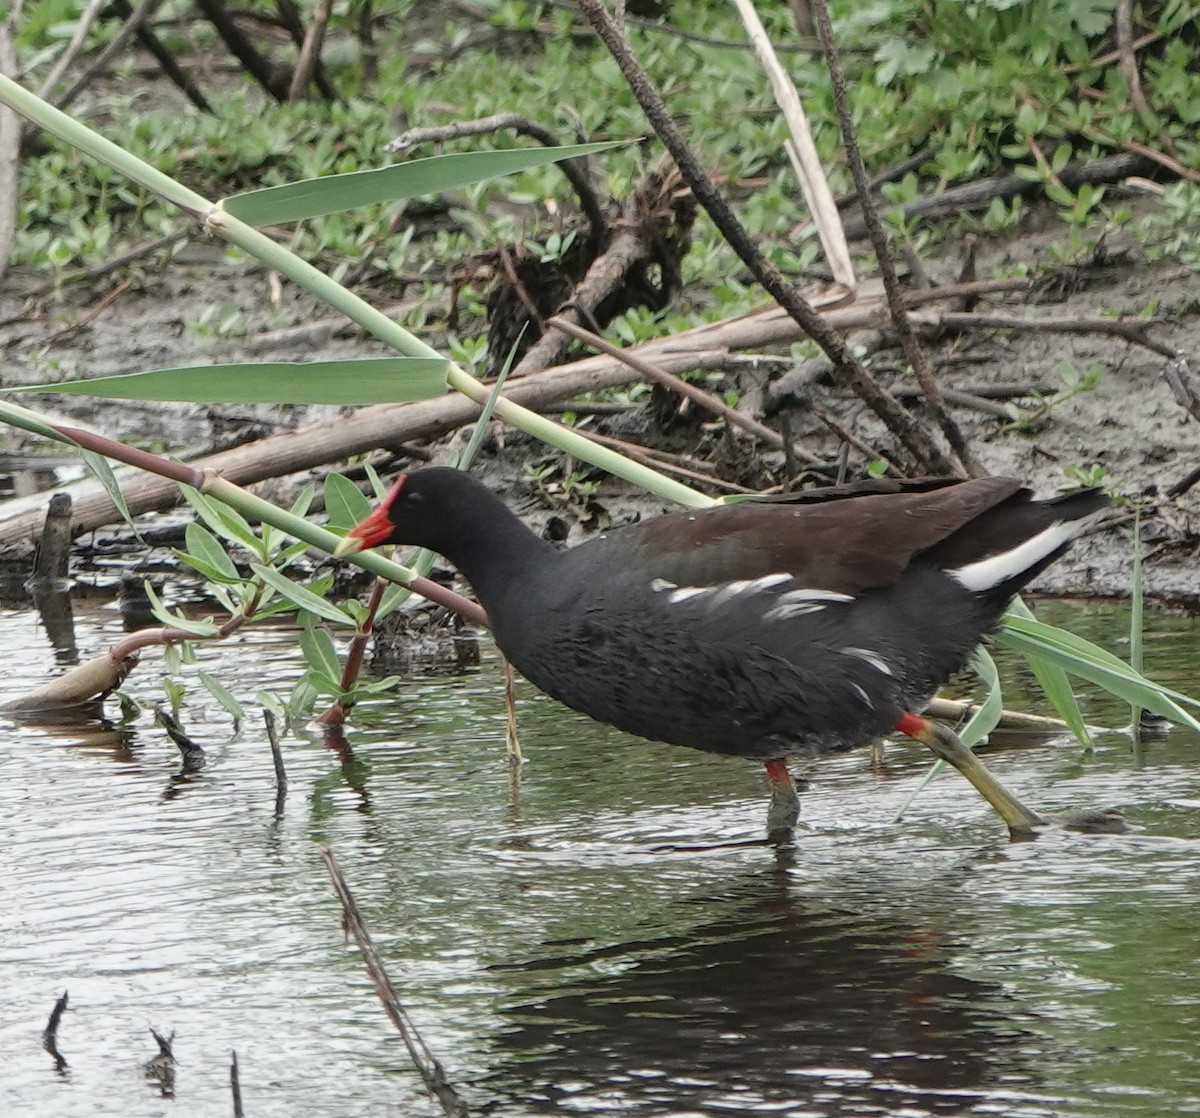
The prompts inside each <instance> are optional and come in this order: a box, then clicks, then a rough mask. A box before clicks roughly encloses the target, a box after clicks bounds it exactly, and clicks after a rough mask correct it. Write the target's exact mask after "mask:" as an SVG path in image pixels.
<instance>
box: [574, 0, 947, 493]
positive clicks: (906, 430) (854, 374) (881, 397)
mask: <svg viewBox="0 0 1200 1118" xmlns="http://www.w3.org/2000/svg"><path fill="white" fill-rule="evenodd" d="M578 4H579V7H580V10H581V11H582V12H583V13H584V14H585V15H586V16H587V17H588V20H589V22H590V23H591V24H592V26H593V27H594V28H595V29H596V33H597V34H598V35H599V36H600V38H601V39H602V40H603V41H604V44H605V46H607V47H608V49H609V52H610V53H611V54H612V56H613V58H614V59H615V60H616V62H617V65H618V66H619V67H620V68H621V72H622V73H623V74H624V75H625V80H626V82H627V83H628V84H629V87H630V89H631V90H632V91H633V94H634V96H635V97H636V98H637V100H638V103H639V104H640V105H641V107H642V111H643V112H644V113H645V114H646V116H647V118H648V119H649V121H650V123H651V125H652V126H653V128H654V131H655V133H656V135H657V136H658V137H659V139H660V140H662V142H663V144H664V145H665V146H666V148H667V150H668V151H669V152H670V153H671V156H672V157H673V158H674V160H675V162H676V164H677V165H678V167H679V170H680V173H681V174H682V175H683V177H684V179H685V180H686V181H687V184H688V185H689V186H690V187H691V189H692V193H693V195H694V196H695V198H696V201H697V202H699V203H700V205H701V206H703V207H704V209H705V210H706V211H707V212H708V214H709V216H710V217H711V218H712V220H713V224H714V225H716V227H717V229H718V230H719V231H720V233H721V235H722V236H723V237H724V238H725V240H726V241H727V242H728V243H729V245H730V247H731V248H732V249H733V250H734V252H736V253H737V255H738V257H739V258H740V259H741V261H742V263H744V264H745V265H746V267H748V268H749V269H750V271H751V272H752V273H753V275H754V278H755V279H756V280H757V281H758V283H760V284H761V285H762V286H763V287H764V288H765V289H766V291H767V292H768V293H769V294H770V295H771V297H772V298H773V299H775V300H776V302H778V303H779V305H780V306H781V307H783V309H784V310H785V311H786V312H787V313H788V315H789V316H790V317H791V318H792V319H793V320H794V321H795V322H796V323H797V324H798V325H799V326H800V327H801V329H803V330H804V332H805V333H806V334H808V336H809V337H810V338H812V339H813V340H814V341H815V342H816V343H817V344H818V345H819V346H820V347H821V348H822V349H823V350H824V351H825V352H826V354H828V356H829V358H830V360H831V361H832V362H833V364H834V368H835V369H836V371H837V372H838V373H839V374H840V375H842V376H844V377H845V379H846V380H847V381H848V382H849V384H850V387H851V388H853V390H854V391H855V392H856V393H857V394H858V395H859V396H860V398H861V399H862V400H863V401H864V402H865V403H866V404H867V405H868V407H870V408H871V410H872V411H874V412H875V414H876V415H878V416H879V418H880V419H881V420H882V421H883V423H884V424H885V425H886V426H887V428H888V430H889V431H891V432H892V434H893V435H894V436H895V437H896V438H897V439H898V440H899V441H900V442H901V443H902V444H903V445H904V446H905V447H906V448H907V449H908V451H909V453H911V454H912V455H913V456H914V457H915V458H916V459H917V460H918V461H919V462H920V463H921V464H922V465H923V466H924V468H926V469H929V470H932V471H933V472H934V473H938V474H952V473H954V472H955V470H954V466H953V464H952V463H951V462H950V461H949V459H948V458H947V457H946V456H945V454H943V453H942V451H941V449H940V448H939V447H938V446H937V445H936V444H935V443H933V442H932V441H931V440H930V439H929V438H928V437H927V436H926V434H925V432H924V430H923V429H922V428H921V425H920V424H919V423H918V422H917V421H916V419H915V418H914V417H913V416H912V415H911V414H909V413H908V412H906V411H905V410H904V408H902V407H901V406H900V404H899V402H898V401H897V400H896V398H895V397H894V396H892V395H891V393H889V392H887V391H886V390H885V389H884V388H883V387H882V386H881V385H880V384H879V383H878V382H877V381H876V380H875V378H874V377H872V376H871V374H870V373H869V372H868V371H867V369H866V368H865V367H864V366H863V365H862V363H861V362H860V361H858V359H857V358H856V357H855V356H854V354H853V353H852V352H851V351H850V349H849V347H848V346H847V345H846V343H845V341H844V340H843V339H842V337H841V336H840V335H839V334H838V333H837V332H836V331H835V330H833V329H832V328H831V327H830V326H829V324H828V323H827V322H826V321H825V320H824V319H822V317H821V316H820V315H819V314H818V313H817V312H816V310H814V309H813V307H812V306H811V305H810V304H809V303H808V302H806V301H805V300H804V299H803V298H802V297H801V296H800V294H799V292H797V291H796V289H795V288H794V287H793V286H792V285H791V284H790V283H788V282H787V280H786V279H785V278H784V277H783V274H782V273H781V272H780V271H779V269H778V268H776V267H775V266H774V265H773V264H772V263H771V262H770V261H768V260H767V259H766V258H765V257H764V256H763V255H762V253H761V252H760V251H759V249H758V246H757V245H756V244H755V243H754V240H753V238H751V236H750V234H749V233H748V232H747V231H746V228H745V226H743V225H742V224H741V222H740V221H738V220H737V218H736V217H734V215H733V213H732V211H731V210H730V209H729V207H728V206H727V205H726V203H725V200H724V199H723V198H722V197H721V194H720V192H719V191H718V190H717V188H716V185H715V184H714V183H713V181H712V179H711V177H710V176H709V175H708V174H707V173H706V172H705V171H704V169H703V168H702V167H701V166H700V163H699V161H698V160H697V159H696V156H695V155H694V154H693V152H692V150H691V148H690V147H689V146H688V144H687V142H686V141H685V139H684V137H683V133H682V132H681V131H680V129H679V126H678V125H677V124H676V123H675V120H674V118H673V117H672V115H671V113H670V112H669V111H668V110H667V106H666V104H665V103H664V102H663V100H662V97H661V96H660V95H659V93H658V91H657V90H656V89H655V88H654V86H653V85H652V84H651V82H650V78H649V76H648V75H647V74H646V72H645V70H644V69H643V68H642V66H641V64H640V63H639V62H638V60H637V58H636V57H635V56H634V53H633V51H632V49H631V48H630V45H629V42H628V40H627V39H626V38H625V36H624V35H623V34H622V33H621V31H620V29H619V28H618V27H617V25H616V24H615V23H614V22H613V19H612V17H611V16H610V15H609V12H608V10H607V9H606V8H605V6H604V4H603V3H602V0H578Z"/></svg>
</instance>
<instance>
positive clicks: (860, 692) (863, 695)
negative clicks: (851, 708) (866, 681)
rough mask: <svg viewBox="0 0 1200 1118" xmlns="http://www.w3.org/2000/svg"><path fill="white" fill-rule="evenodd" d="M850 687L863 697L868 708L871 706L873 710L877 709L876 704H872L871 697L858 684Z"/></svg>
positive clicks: (852, 684)
mask: <svg viewBox="0 0 1200 1118" xmlns="http://www.w3.org/2000/svg"><path fill="white" fill-rule="evenodd" d="M850 686H851V687H853V688H854V690H855V691H857V692H858V693H859V694H860V695H861V696H862V701H863V702H864V703H866V704H867V706H869V707H870V708H871V709H872V710H874V709H875V704H874V703H873V702H871V696H870V695H868V694H867V693H866V692H865V691H864V690H863V689H862V688H861V687H859V685H858V684H857V683H851V684H850Z"/></svg>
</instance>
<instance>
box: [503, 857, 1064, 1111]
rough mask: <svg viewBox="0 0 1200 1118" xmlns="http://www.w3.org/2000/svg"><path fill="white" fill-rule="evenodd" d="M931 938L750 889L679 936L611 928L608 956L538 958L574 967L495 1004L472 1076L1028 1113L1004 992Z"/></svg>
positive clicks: (620, 1106) (637, 1102)
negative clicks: (619, 940)
mask: <svg viewBox="0 0 1200 1118" xmlns="http://www.w3.org/2000/svg"><path fill="white" fill-rule="evenodd" d="M756 884H757V886H758V887H759V890H760V891H761V887H762V886H763V884H764V883H763V882H762V881H761V880H759V881H757V882H756ZM939 938H940V937H939V935H938V933H937V932H936V931H934V930H932V929H928V928H921V927H917V926H906V925H904V924H901V923H894V922H889V921H888V920H881V919H877V918H875V917H870V916H865V915H861V914H854V913H849V912H841V911H835V910H829V909H826V908H822V907H820V905H819V902H812V901H809V900H807V899H803V900H801V901H799V902H793V903H789V902H788V900H787V899H786V898H785V899H784V900H783V901H778V900H776V899H762V898H759V899H757V900H754V901H750V902H748V903H746V904H744V906H742V907H741V908H740V909H738V910H737V911H736V914H735V915H733V916H727V917H725V918H723V919H721V920H720V921H718V922H716V923H713V924H710V925H707V926H704V927H701V928H698V929H697V930H696V931H695V932H694V933H692V934H690V935H688V936H687V937H686V939H683V938H679V939H674V940H664V941H661V942H654V943H648V944H638V945H629V944H626V945H622V954H624V955H627V954H628V953H629V952H634V953H635V954H636V955H637V958H638V961H636V962H635V963H634V964H633V965H632V966H630V967H629V968H628V969H625V970H622V971H620V973H615V974H614V973H612V965H611V963H610V962H609V961H608V956H609V955H610V954H611V950H610V949H606V950H601V951H595V952H585V953H583V954H579V955H573V956H570V957H561V958H558V959H553V960H549V961H547V960H542V961H540V962H539V963H538V964H536V967H535V968H534V969H541V968H543V967H547V966H549V967H567V968H570V970H571V972H572V973H577V972H579V971H580V970H582V971H583V973H584V974H585V975H586V977H583V978H582V979H578V980H576V981H572V982H570V983H569V988H568V989H567V990H566V991H565V992H555V991H553V990H551V991H547V992H546V994H545V996H544V997H541V998H538V999H537V1000H534V1001H532V1002H527V1003H525V1004H522V1005H518V1006H515V1007H512V1008H510V1009H509V1011H508V1013H509V1015H510V1016H511V1017H512V1018H513V1019H515V1021H516V1022H517V1023H516V1024H514V1025H513V1027H512V1028H511V1029H509V1030H507V1031H506V1032H505V1033H504V1034H503V1035H502V1037H501V1038H500V1041H499V1043H500V1044H501V1045H502V1046H503V1047H504V1048H507V1049H511V1050H512V1055H510V1056H509V1058H508V1059H507V1061H506V1065H505V1067H504V1068H503V1069H502V1070H501V1071H500V1072H498V1073H497V1075H496V1076H495V1077H494V1079H493V1080H492V1081H489V1083H488V1084H487V1088H488V1089H489V1090H490V1091H492V1092H494V1093H496V1094H499V1095H500V1096H501V1098H502V1099H504V1100H505V1101H504V1102H502V1103H501V1104H500V1105H499V1112H500V1113H506V1112H507V1111H508V1109H509V1105H510V1104H511V1105H514V1106H515V1105H516V1104H517V1102H518V1100H519V1104H520V1107H521V1110H522V1112H530V1113H554V1112H558V1111H560V1110H562V1109H570V1110H580V1111H584V1112H591V1113H605V1112H606V1111H607V1110H609V1109H611V1111H612V1112H613V1113H616V1112H620V1113H621V1114H645V1115H664V1114H668V1113H669V1114H684V1113H686V1114H691V1113H695V1114H717V1113H724V1112H727V1111H740V1110H758V1109H762V1110H770V1111H784V1112H788V1113H803V1114H806V1115H807V1114H820V1115H855V1116H861V1115H868V1114H871V1115H875V1114H899V1113H904V1114H926V1113H928V1114H961V1113H964V1108H969V1107H970V1106H971V1104H972V1102H978V1101H982V1100H984V1099H987V1100H991V1101H992V1103H993V1105H994V1103H995V1101H996V1099H997V1098H1003V1099H1005V1100H1006V1101H1005V1110H1004V1113H1006V1114H1009V1115H1014V1114H1017V1113H1022V1111H1020V1110H1019V1107H1020V1105H1021V1104H1020V1102H1019V1100H1021V1099H1024V1100H1027V1102H1026V1105H1027V1106H1030V1107H1031V1109H1029V1110H1028V1111H1027V1112H1028V1113H1045V1111H1044V1110H1041V1109H1039V1106H1040V1104H1041V1103H1042V1102H1044V1096H1041V1097H1039V1096H1038V1095H1037V1094H1036V1093H1035V1092H1036V1087H1035V1086H1034V1084H1033V1078H1034V1077H1033V1075H1032V1073H1031V1072H1030V1071H1029V1069H1028V1059H1029V1056H1030V1053H1031V1051H1032V1050H1034V1049H1035V1047H1036V1046H1034V1045H1032V1044H1031V1041H1032V1039H1033V1038H1032V1036H1031V1035H1029V1034H1026V1033H1025V1032H1023V1030H1021V1029H1020V1028H1019V1027H1018V1026H1016V1025H1014V1023H1013V1019H1012V1016H1011V1015H1012V1014H1013V1013H1014V1012H1015V1007H1014V1006H1013V1005H1012V1004H1008V1003H1007V1002H1006V1001H1005V1000H1004V999H1003V995H1002V991H1001V987H1000V986H998V985H995V984H992V983H985V982H976V981H971V980H969V979H966V978H962V977H960V976H958V975H956V974H954V973H952V972H951V971H950V970H949V969H948V966H947V962H946V956H947V954H948V953H947V952H945V951H944V950H943V949H942V948H941V947H940V945H939ZM502 969H509V968H502ZM512 969H522V968H512ZM998 1003H1002V1004H998ZM1044 1045H1045V1042H1044V1041H1043V1040H1041V1039H1039V1040H1038V1041H1037V1046H1040V1047H1043V1048H1044ZM1035 1099H1037V1103H1034V1100H1035ZM1014 1107H1017V1108H1018V1109H1014Z"/></svg>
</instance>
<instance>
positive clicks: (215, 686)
mask: <svg viewBox="0 0 1200 1118" xmlns="http://www.w3.org/2000/svg"><path fill="white" fill-rule="evenodd" d="M199 676H200V682H201V683H203V684H204V688H205V690H206V691H208V693H209V694H210V695H211V696H212V697H213V698H214V699H216V700H217V702H218V703H220V704H221V706H223V707H224V708H225V709H226V710H227V711H228V712H229V713H230V714H232V715H233V717H234V719H235V720H236V721H238V722H241V721H242V720H243V719H244V718H245V717H246V708H245V707H244V706H242V703H241V701H240V700H239V699H238V698H237V696H236V695H234V693H233V692H232V691H230V690H229V688H228V687H226V686H225V684H223V683H222V682H221V681H220V680H219V679H217V677H216V676H214V675H211V674H210V673H208V672H200V673H199Z"/></svg>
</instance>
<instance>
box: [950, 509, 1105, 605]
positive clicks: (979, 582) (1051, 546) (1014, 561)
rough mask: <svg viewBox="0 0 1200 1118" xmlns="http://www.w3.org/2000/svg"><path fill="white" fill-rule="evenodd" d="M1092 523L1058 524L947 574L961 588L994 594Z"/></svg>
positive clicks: (1080, 521) (1084, 520) (1089, 519)
mask: <svg viewBox="0 0 1200 1118" xmlns="http://www.w3.org/2000/svg"><path fill="white" fill-rule="evenodd" d="M1096 515H1099V514H1096ZM1092 520H1093V517H1091V516H1086V517H1083V518H1081V519H1079V520H1056V521H1055V522H1054V523H1053V524H1051V525H1050V527H1049V528H1043V529H1042V530H1041V531H1040V532H1039V533H1038V534H1037V535H1036V536H1031V537H1030V538H1029V539H1027V540H1026V541H1025V542H1024V543H1021V544H1018V545H1017V546H1016V547H1014V548H1011V549H1010V550H1008V551H1002V552H1000V554H999V555H992V556H989V557H988V558H987V559H980V560H979V561H978V562H977V563H968V564H967V565H966V566H965V567H958V568H957V569H955V570H952V571H947V572H946V574H948V575H949V576H950V577H951V578H952V579H954V581H955V582H957V583H958V584H959V585H960V586H964V587H966V588H967V589H968V590H973V591H975V592H976V593H982V592H983V591H985V590H991V589H992V588H993V587H995V586H999V585H1000V584H1001V583H1002V582H1007V581H1008V580H1009V579H1011V578H1016V577H1017V576H1018V575H1020V574H1021V573H1022V572H1024V571H1027V570H1029V568H1030V567H1032V566H1034V565H1035V564H1036V563H1038V562H1040V561H1041V560H1042V559H1045V558H1046V556H1047V555H1049V554H1050V553H1051V552H1052V551H1057V550H1058V549H1059V548H1060V547H1062V545H1063V544H1065V543H1067V542H1068V541H1069V540H1072V539H1074V538H1075V537H1076V536H1077V535H1079V533H1080V532H1082V531H1083V530H1084V529H1085V528H1086V527H1087V526H1088V525H1089V524H1090V523H1091V522H1092Z"/></svg>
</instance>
